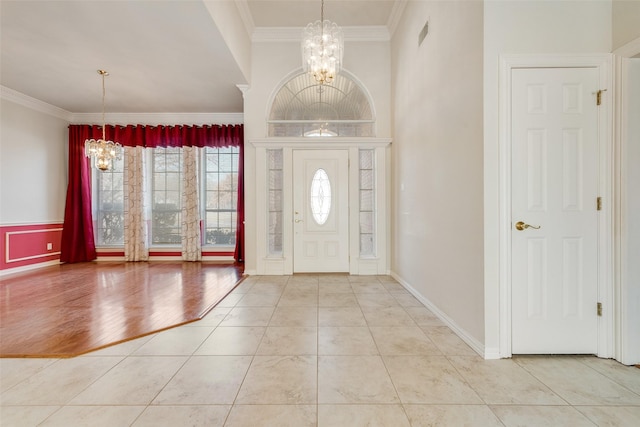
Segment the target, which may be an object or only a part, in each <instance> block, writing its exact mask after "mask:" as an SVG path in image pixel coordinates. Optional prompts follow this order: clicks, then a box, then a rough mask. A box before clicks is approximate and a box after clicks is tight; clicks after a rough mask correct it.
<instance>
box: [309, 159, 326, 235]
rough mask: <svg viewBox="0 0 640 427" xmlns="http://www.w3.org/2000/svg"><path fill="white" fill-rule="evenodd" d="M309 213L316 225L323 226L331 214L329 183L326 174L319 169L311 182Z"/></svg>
mask: <svg viewBox="0 0 640 427" xmlns="http://www.w3.org/2000/svg"><path fill="white" fill-rule="evenodd" d="M310 203H311V213H312V214H313V220H314V221H315V222H316V224H318V225H323V224H324V223H325V222H327V218H329V212H331V183H330V182H329V176H328V175H327V172H326V171H325V170H324V169H322V168H320V169H318V170H317V171H316V173H315V174H314V175H313V179H312V180H311V200H310Z"/></svg>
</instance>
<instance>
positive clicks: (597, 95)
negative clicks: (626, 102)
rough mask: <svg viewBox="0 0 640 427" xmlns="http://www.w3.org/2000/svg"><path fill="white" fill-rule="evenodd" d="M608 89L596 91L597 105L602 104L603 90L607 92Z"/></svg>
mask: <svg viewBox="0 0 640 427" xmlns="http://www.w3.org/2000/svg"><path fill="white" fill-rule="evenodd" d="M605 91H606V89H600V90H599V91H597V92H596V105H600V104H602V92H605Z"/></svg>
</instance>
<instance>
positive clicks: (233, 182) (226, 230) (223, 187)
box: [203, 147, 239, 246]
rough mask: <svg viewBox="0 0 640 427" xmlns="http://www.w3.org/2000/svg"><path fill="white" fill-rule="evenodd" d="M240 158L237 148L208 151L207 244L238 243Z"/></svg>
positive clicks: (206, 171) (205, 228)
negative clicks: (237, 213)
mask: <svg viewBox="0 0 640 427" xmlns="http://www.w3.org/2000/svg"><path fill="white" fill-rule="evenodd" d="M238 155H239V150H238V148H237V147H224V148H211V147H207V148H206V149H205V162H204V165H205V166H204V174H205V179H204V194H205V203H204V205H205V214H204V216H203V218H204V245H207V246H208V245H222V246H229V245H230V246H233V245H235V244H236V221H237V215H236V212H237V207H238Z"/></svg>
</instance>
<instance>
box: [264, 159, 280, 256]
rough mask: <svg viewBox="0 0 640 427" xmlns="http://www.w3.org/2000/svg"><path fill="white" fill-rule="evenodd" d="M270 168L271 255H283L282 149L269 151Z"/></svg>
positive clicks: (268, 177)
mask: <svg viewBox="0 0 640 427" xmlns="http://www.w3.org/2000/svg"><path fill="white" fill-rule="evenodd" d="M267 159H268V160H267V162H268V163H267V165H268V168H269V171H268V176H267V183H268V184H267V185H268V189H269V255H282V210H283V203H284V199H283V197H282V191H283V180H282V173H283V154H282V148H278V149H271V150H267Z"/></svg>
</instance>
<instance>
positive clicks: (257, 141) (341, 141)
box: [249, 137, 391, 148]
mask: <svg viewBox="0 0 640 427" xmlns="http://www.w3.org/2000/svg"><path fill="white" fill-rule="evenodd" d="M249 143H250V144H252V145H253V146H254V147H259V146H268V148H284V147H292V148H344V147H345V146H351V145H357V146H358V147H359V148H377V147H386V146H387V145H390V144H391V138H349V137H345V138H341V137H335V138H275V137H274V138H252V139H250V140H249Z"/></svg>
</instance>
